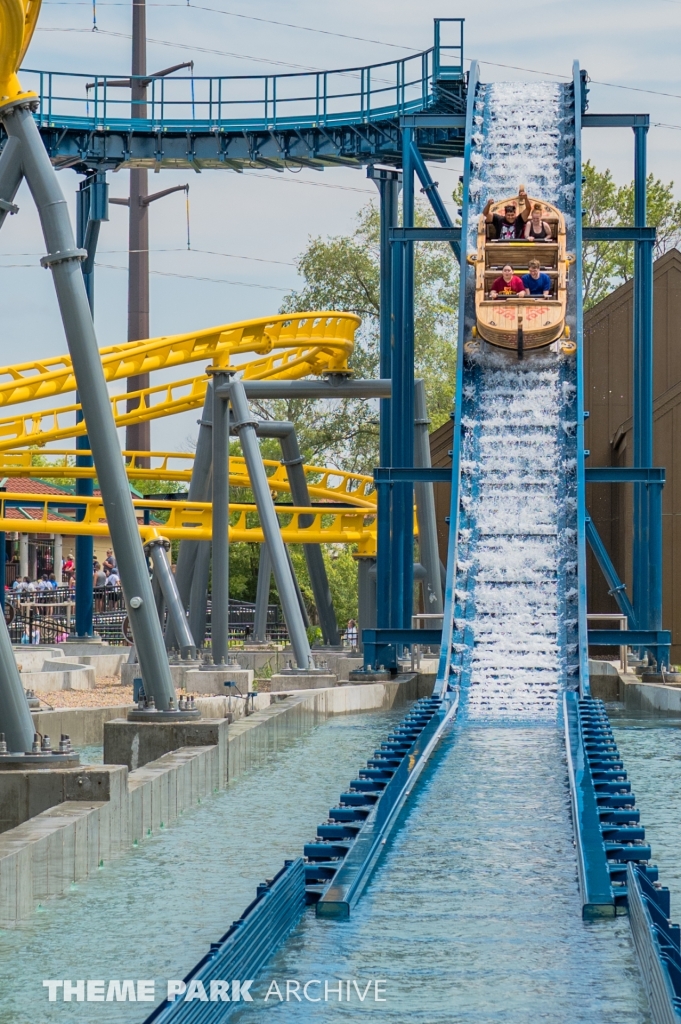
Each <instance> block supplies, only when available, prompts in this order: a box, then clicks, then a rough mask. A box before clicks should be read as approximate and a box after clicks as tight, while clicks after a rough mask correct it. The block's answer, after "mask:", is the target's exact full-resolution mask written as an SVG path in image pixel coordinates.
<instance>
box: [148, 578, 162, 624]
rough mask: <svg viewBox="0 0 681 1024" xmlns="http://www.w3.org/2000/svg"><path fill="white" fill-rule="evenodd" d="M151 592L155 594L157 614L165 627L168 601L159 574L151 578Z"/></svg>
mask: <svg viewBox="0 0 681 1024" xmlns="http://www.w3.org/2000/svg"><path fill="white" fill-rule="evenodd" d="M151 592H152V594H153V595H154V607H155V608H156V614H157V615H158V621H159V623H160V624H161V629H163V621H164V619H165V617H166V602H165V598H164V597H163V591H162V590H161V581H160V580H159V578H158V576H153V577H152V580H151Z"/></svg>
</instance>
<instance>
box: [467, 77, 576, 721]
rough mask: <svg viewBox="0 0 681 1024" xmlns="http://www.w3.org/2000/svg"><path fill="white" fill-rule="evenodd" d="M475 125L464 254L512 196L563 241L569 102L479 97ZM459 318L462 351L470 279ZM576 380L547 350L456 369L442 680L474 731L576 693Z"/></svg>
mask: <svg viewBox="0 0 681 1024" xmlns="http://www.w3.org/2000/svg"><path fill="white" fill-rule="evenodd" d="M474 117H475V127H476V133H475V136H474V146H473V151H472V155H471V165H472V177H471V183H470V199H471V215H470V218H469V224H468V227H469V231H468V246H469V251H473V250H474V249H475V246H476V242H477V229H478V223H479V217H480V215H481V213H482V210H483V207H484V205H485V203H486V202H487V200H488V199H490V198H492V199H495V200H499V199H503V198H504V196H509V195H513V194H517V193H518V189H519V186H520V185H521V184H522V185H524V186H525V187H526V188H527V191H528V194H529V195H530V196H531V197H532V198H538V199H543V200H545V201H547V202H550V203H552V204H554V205H555V206H557V207H558V208H559V209H560V210H561V212H562V213H563V215H564V216H565V219H566V225H567V226H568V233H569V235H570V231H571V228H572V227H573V226H574V166H575V164H574V152H573V149H574V107H573V101H572V96H571V92H570V90H569V89H567V88H566V87H564V86H561V85H553V84H540V85H536V86H532V87H529V86H527V85H523V84H520V83H512V84H503V83H495V84H492V85H487V86H481V87H480V88H479V93H478V97H477V99H476V104H475V114H474ZM571 133H572V134H571ZM573 301H574V300H573ZM465 317H466V324H467V331H466V336H467V337H469V336H470V335H469V330H470V328H469V326H468V325H469V324H470V325H471V326H472V324H473V322H474V319H475V310H474V292H473V283H472V275H469V286H468V291H467V296H466V308H465ZM574 375H575V369H574V363H573V362H571V361H569V360H566V359H564V358H563V357H562V356H561V355H560V354H559V353H557V352H554V351H547V350H542V351H539V352H528V353H526V356H525V359H524V360H523V361H522V362H520V361H519V360H518V359H517V357H516V354H515V353H510V352H508V353H507V352H503V351H501V350H498V349H494V348H493V347H492V346H487V345H484V344H483V345H482V346H481V347H480V350H479V351H478V352H477V353H476V354H474V355H473V356H472V357H471V358H470V359H468V360H467V364H466V368H465V372H464V388H463V394H462V396H461V400H462V403H463V411H462V434H461V443H462V476H461V488H460V494H461V509H460V520H459V535H458V541H457V565H456V585H455V597H456V605H455V615H454V619H455V621H454V625H455V634H454V636H455V644H454V650H453V657H452V672H453V673H454V674H458V676H459V679H460V680H461V682H462V684H463V687H464V690H465V696H466V699H465V701H464V705H465V713H466V714H467V715H468V716H469V717H470V718H472V719H477V720H480V719H490V720H499V719H511V720H525V721H530V720H540V721H547V720H555V718H556V715H557V709H558V704H559V701H558V698H559V695H560V693H561V691H562V690H563V689H564V688H565V687H566V686H569V685H570V684H571V683H572V684H573V685H574V684H576V681H577V672H578V660H577V650H578V648H577V636H576V633H577V603H576V598H577V549H576V539H577V532H576V509H577V501H576V475H575V468H576V440H575V428H576V421H575V411H574V402H575V396H576V388H575V385H574Z"/></svg>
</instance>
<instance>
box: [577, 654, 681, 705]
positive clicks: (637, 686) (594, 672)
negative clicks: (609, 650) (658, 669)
mask: <svg viewBox="0 0 681 1024" xmlns="http://www.w3.org/2000/svg"><path fill="white" fill-rule="evenodd" d="M589 681H590V683H591V692H592V694H593V696H594V697H599V698H600V699H601V700H605V701H619V702H620V703H621V704H624V706H625V708H627V709H629V710H631V711H655V712H659V713H661V714H668V715H681V687H679V686H678V685H676V686H664V685H662V684H661V683H644V682H642V681H641V678H640V676H637V675H636V674H635V673H634V672H622V671H621V670H620V668H619V667H618V663H616V662H609V661H598V660H595V659H590V660H589Z"/></svg>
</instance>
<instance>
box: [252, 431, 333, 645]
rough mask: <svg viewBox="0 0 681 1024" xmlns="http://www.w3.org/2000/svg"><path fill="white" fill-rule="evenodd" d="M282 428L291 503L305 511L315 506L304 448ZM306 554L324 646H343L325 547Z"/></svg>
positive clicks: (305, 547) (309, 546)
mask: <svg viewBox="0 0 681 1024" xmlns="http://www.w3.org/2000/svg"><path fill="white" fill-rule="evenodd" d="M267 426H269V424H267ZM282 426H286V427H289V426H290V430H286V431H285V432H282V434H281V454H282V455H283V459H282V463H283V465H284V466H285V467H286V472H287V474H288V479H289V484H290V486H291V500H292V501H293V504H294V505H296V506H298V507H299V508H303V507H304V506H306V505H311V504H312V502H311V501H310V493H309V491H308V489H307V480H306V478H305V470H304V469H303V457H302V455H301V453H300V446H299V445H298V438H297V437H296V431H295V427H294V426H293V424H292V423H291V424H288V423H287V424H282ZM312 522H313V517H312V516H310V519H309V521H308V520H307V517H303V516H301V517H300V525H301V526H310V525H311V524H312ZM303 550H304V552H305V561H306V563H307V571H308V573H309V575H310V584H311V586H312V593H313V594H314V601H315V605H316V606H317V614H318V616H319V625H320V626H321V630H322V636H323V637H324V643H325V644H333V645H336V644H339V643H340V634H339V632H338V622H337V621H336V612H335V611H334V607H333V598H332V597H331V588H330V587H329V578H328V576H327V573H326V566H325V564H324V555H323V553H322V548H321V545H320V544H304V545H303Z"/></svg>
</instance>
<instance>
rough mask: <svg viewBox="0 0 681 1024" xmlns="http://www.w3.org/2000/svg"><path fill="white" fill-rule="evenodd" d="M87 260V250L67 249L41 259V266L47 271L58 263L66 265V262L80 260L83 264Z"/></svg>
mask: <svg viewBox="0 0 681 1024" xmlns="http://www.w3.org/2000/svg"><path fill="white" fill-rule="evenodd" d="M86 259H87V249H65V250H64V251H63V252H51V253H48V255H47V256H43V257H41V260H40V266H41V267H43V268H44V269H45V270H47V269H48V268H49V267H53V266H54V265H55V264H56V263H64V261H65V260H78V261H80V262H82V261H83V260H86Z"/></svg>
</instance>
